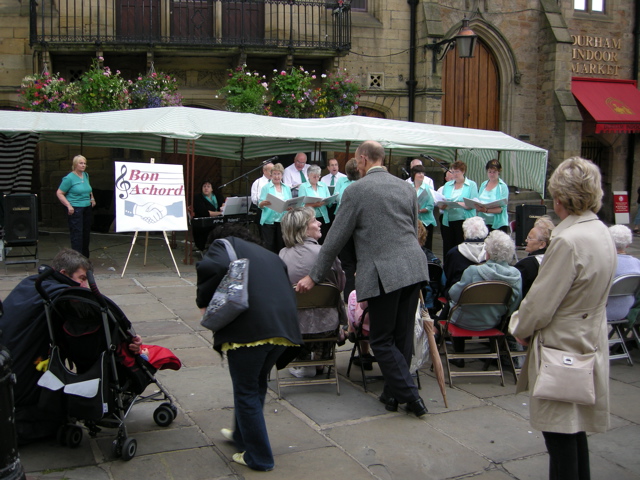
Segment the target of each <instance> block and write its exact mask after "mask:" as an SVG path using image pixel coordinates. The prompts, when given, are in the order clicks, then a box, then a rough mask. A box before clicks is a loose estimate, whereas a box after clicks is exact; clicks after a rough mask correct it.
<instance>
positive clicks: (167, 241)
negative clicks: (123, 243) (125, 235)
mask: <svg viewBox="0 0 640 480" xmlns="http://www.w3.org/2000/svg"><path fill="white" fill-rule="evenodd" d="M150 162H151V163H155V162H156V159H155V158H151V159H150ZM145 233H146V235H145V239H144V261H143V263H142V264H143V265H144V266H145V267H146V266H147V248H148V247H149V232H148V231H147V232H145ZM162 235H163V236H164V241H165V243H166V244H167V249H168V250H169V255H171V260H172V261H173V266H174V267H176V272H177V274H178V277H180V278H182V276H181V275H180V270H178V264H177V263H176V259H175V257H174V256H173V251H171V245H170V244H169V238H168V237H167V232H166V231H165V230H163V231H162ZM137 239H138V230H136V233H135V234H134V235H133V238H132V239H131V248H129V255H127V261H126V262H124V268H123V269H122V275H120V278H124V273H125V272H126V271H127V265H128V264H129V259H130V258H131V252H133V246H134V245H135V244H136V240H137Z"/></svg>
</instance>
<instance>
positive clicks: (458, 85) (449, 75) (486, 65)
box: [442, 41, 500, 130]
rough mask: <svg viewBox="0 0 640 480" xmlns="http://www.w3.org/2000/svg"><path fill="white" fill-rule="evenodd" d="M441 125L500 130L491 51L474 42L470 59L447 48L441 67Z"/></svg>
mask: <svg viewBox="0 0 640 480" xmlns="http://www.w3.org/2000/svg"><path fill="white" fill-rule="evenodd" d="M442 87H443V88H442V89H443V91H444V99H443V102H442V124H443V125H450V126H452V127H466V128H480V129H483V130H500V80H499V77H498V66H497V63H496V60H495V57H494V56H493V54H492V53H491V51H490V50H489V49H488V48H487V47H486V46H485V45H484V44H483V43H482V42H481V41H478V44H477V46H476V52H475V56H474V57H473V58H458V51H457V49H456V48H454V49H453V50H451V51H449V53H447V55H446V56H445V58H444V64H443V66H442Z"/></svg>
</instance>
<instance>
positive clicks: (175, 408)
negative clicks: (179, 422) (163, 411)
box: [161, 402, 178, 420]
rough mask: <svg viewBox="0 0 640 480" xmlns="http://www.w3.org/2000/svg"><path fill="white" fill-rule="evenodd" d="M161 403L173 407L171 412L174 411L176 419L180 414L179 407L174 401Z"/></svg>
mask: <svg viewBox="0 0 640 480" xmlns="http://www.w3.org/2000/svg"><path fill="white" fill-rule="evenodd" d="M161 405H164V406H165V407H169V408H170V409H171V413H173V419H174V420H175V419H176V417H177V416H178V407H176V406H175V405H174V404H173V403H169V402H164V403H162V404H161Z"/></svg>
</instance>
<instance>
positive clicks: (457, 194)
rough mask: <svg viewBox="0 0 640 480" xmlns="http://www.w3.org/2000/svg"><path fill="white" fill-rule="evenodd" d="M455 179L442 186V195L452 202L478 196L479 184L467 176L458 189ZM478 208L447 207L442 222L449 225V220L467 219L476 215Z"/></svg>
mask: <svg viewBox="0 0 640 480" xmlns="http://www.w3.org/2000/svg"><path fill="white" fill-rule="evenodd" d="M455 183H456V181H455V180H451V181H449V182H447V183H445V184H444V187H443V188H442V196H443V197H444V198H446V199H447V200H448V201H450V202H462V201H464V200H463V198H476V197H477V196H478V184H476V182H474V181H473V180H469V179H468V178H466V177H465V179H464V184H463V185H462V188H460V189H458V190H456V188H455ZM475 216H476V209H475V208H472V209H470V210H467V209H465V208H447V209H445V210H444V211H443V213H442V224H443V225H444V226H446V227H448V226H449V221H452V222H453V221H456V220H466V219H467V218H471V217H475Z"/></svg>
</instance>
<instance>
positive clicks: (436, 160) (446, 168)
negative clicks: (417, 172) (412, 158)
mask: <svg viewBox="0 0 640 480" xmlns="http://www.w3.org/2000/svg"><path fill="white" fill-rule="evenodd" d="M420 156H421V157H422V158H426V159H427V160H429V161H431V162H435V163H437V164H438V165H440V168H442V169H443V170H444V171H445V172H446V171H448V170H449V167H448V166H447V164H446V163H443V162H440V160H438V159H435V158H433V157H432V156H430V155H425V154H424V153H421V154H420Z"/></svg>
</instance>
